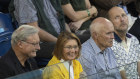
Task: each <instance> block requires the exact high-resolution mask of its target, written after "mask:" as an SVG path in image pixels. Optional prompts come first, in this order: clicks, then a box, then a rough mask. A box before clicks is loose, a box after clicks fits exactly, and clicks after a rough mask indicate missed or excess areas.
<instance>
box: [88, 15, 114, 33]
mask: <svg viewBox="0 0 140 79" xmlns="http://www.w3.org/2000/svg"><path fill="white" fill-rule="evenodd" d="M108 24H110V25H112V23H111V22H110V21H109V20H108V19H106V18H103V17H99V18H96V19H95V20H93V22H92V23H91V25H90V33H91V35H92V33H93V32H97V33H99V32H101V31H102V29H104V28H106V27H109V26H108ZM112 26H113V25H112Z"/></svg>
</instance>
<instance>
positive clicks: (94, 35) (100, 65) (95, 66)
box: [79, 17, 121, 79]
mask: <svg viewBox="0 0 140 79" xmlns="http://www.w3.org/2000/svg"><path fill="white" fill-rule="evenodd" d="M90 33H91V37H90V39H89V40H87V41H86V42H85V43H83V44H82V50H81V57H80V58H79V61H80V63H81V64H82V67H83V70H84V71H85V72H86V74H87V77H88V78H89V79H121V76H120V72H119V70H118V69H117V62H116V59H115V55H114V53H113V51H112V50H111V48H110V47H111V46H112V45H113V39H114V27H113V24H112V23H111V22H110V21H109V20H107V19H105V18H102V17H99V18H96V19H95V20H94V21H93V22H92V23H91V25H90ZM94 74H96V75H94Z"/></svg>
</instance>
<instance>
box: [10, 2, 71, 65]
mask: <svg viewBox="0 0 140 79" xmlns="http://www.w3.org/2000/svg"><path fill="white" fill-rule="evenodd" d="M60 3H61V2H60V0H11V3H10V5H9V10H10V13H11V14H12V15H13V18H14V17H15V20H17V22H18V23H19V25H22V24H28V25H33V26H35V27H36V28H38V29H39V37H40V40H41V42H42V43H41V44H40V47H41V50H40V51H38V52H37V59H38V61H39V62H42V60H45V59H51V57H52V51H53V48H54V45H55V42H56V41H57V36H58V35H59V34H60V32H62V31H65V30H67V31H70V30H69V27H68V28H67V26H66V25H65V20H64V15H63V11H62V8H61V4H60ZM46 49H49V50H46ZM42 58H43V59H42ZM46 64H47V62H46Z"/></svg>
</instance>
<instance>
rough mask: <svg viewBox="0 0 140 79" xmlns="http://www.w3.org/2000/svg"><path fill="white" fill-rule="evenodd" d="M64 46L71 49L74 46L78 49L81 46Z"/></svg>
mask: <svg viewBox="0 0 140 79" xmlns="http://www.w3.org/2000/svg"><path fill="white" fill-rule="evenodd" d="M64 48H67V49H69V50H70V49H72V48H74V49H75V50H76V49H78V48H79V46H77V45H76V46H65V47H64Z"/></svg>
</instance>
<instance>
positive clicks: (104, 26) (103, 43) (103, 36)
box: [90, 17, 114, 50]
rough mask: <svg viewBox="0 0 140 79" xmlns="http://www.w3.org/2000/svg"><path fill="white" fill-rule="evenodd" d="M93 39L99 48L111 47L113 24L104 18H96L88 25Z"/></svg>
mask: <svg viewBox="0 0 140 79" xmlns="http://www.w3.org/2000/svg"><path fill="white" fill-rule="evenodd" d="M90 32H91V36H92V38H93V40H94V41H95V43H96V44H97V45H98V46H99V48H100V49H101V50H104V49H105V48H107V47H111V46H112V44H113V39H114V27H113V24H112V23H111V22H110V21H109V20H108V19H106V18H103V17H99V18H96V19H95V20H94V21H93V22H92V23H91V25H90Z"/></svg>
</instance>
